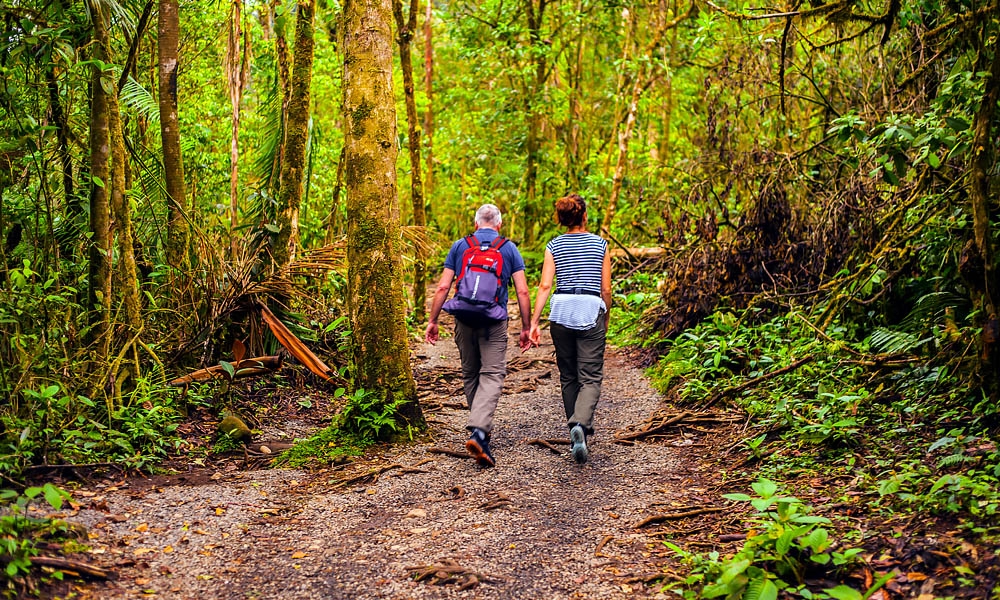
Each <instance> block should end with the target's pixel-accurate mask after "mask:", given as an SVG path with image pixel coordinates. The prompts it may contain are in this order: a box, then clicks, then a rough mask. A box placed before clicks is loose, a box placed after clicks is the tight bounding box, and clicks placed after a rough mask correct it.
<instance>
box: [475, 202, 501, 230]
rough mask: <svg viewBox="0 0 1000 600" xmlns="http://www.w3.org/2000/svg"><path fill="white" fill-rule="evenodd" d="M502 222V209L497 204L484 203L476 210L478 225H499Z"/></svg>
mask: <svg viewBox="0 0 1000 600" xmlns="http://www.w3.org/2000/svg"><path fill="white" fill-rule="evenodd" d="M502 222H503V218H502V217H501V215H500V209H499V208H497V207H496V205H495V204H484V205H482V206H480V207H479V210H477V211H476V227H479V226H486V227H499V226H500V223H502Z"/></svg>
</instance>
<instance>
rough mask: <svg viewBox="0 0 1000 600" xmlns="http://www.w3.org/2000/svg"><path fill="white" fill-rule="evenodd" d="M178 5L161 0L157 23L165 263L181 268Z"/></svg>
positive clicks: (184, 227)
mask: <svg viewBox="0 0 1000 600" xmlns="http://www.w3.org/2000/svg"><path fill="white" fill-rule="evenodd" d="M177 8H178V6H177V0H160V2H159V12H158V14H157V17H156V26H157V54H158V57H159V65H160V67H159V87H160V139H161V144H162V146H163V178H164V180H165V181H166V189H167V248H166V255H167V264H169V265H170V266H172V267H174V268H177V269H181V270H184V269H186V268H187V264H188V259H187V256H188V252H187V249H188V223H187V217H186V215H185V210H186V208H185V207H186V205H187V196H186V195H185V192H184V162H183V160H182V159H181V137H180V130H179V127H178V122H177V62H178V61H177V45H178V36H179V31H180V24H179V19H178V15H177Z"/></svg>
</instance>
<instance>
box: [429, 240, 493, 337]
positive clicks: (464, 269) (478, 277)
mask: <svg viewBox="0 0 1000 600" xmlns="http://www.w3.org/2000/svg"><path fill="white" fill-rule="evenodd" d="M465 243H466V244H468V245H469V247H468V248H467V249H466V250H465V252H463V253H462V260H461V262H460V263H459V265H458V279H457V280H456V281H455V295H454V296H452V298H451V300H448V301H447V302H445V303H444V306H443V307H442V308H443V309H444V310H445V311H446V312H448V313H451V314H452V315H454V316H455V318H456V319H458V320H460V321H462V322H463V323H466V324H469V325H477V326H478V325H482V324H484V323H488V322H495V321H501V320H504V319H506V318H507V299H506V298H500V290H501V289H502V287H503V279H502V275H503V254H501V253H500V248H501V247H502V246H503V245H504V244H506V243H507V238H505V237H503V236H499V235H498V236H497V237H496V239H495V240H493V242H480V241H479V240H478V239H476V236H474V235H470V236H469V237H467V238H465Z"/></svg>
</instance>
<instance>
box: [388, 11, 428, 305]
mask: <svg viewBox="0 0 1000 600" xmlns="http://www.w3.org/2000/svg"><path fill="white" fill-rule="evenodd" d="M428 1H430V0H428ZM418 10H419V4H418V2H417V0H410V12H409V17H408V18H407V19H406V20H404V19H403V0H392V13H393V15H394V16H395V18H396V41H397V42H398V43H399V65H400V70H402V72H403V98H404V100H405V103H406V128H407V140H408V142H409V148H410V200H411V204H412V206H413V225H414V226H416V227H426V226H427V215H426V213H425V212H424V185H423V182H422V181H421V177H420V125H419V124H418V120H417V102H416V99H415V98H414V96H413V61H412V60H411V57H410V43H411V42H412V41H413V33H414V31H416V29H417V11H418ZM426 296H427V256H426V253H425V252H424V245H423V244H416V247H415V248H414V260H413V314H414V318H415V319H416V321H417V322H418V323H423V322H424V318H425V316H426V312H427V307H426V302H427V298H426Z"/></svg>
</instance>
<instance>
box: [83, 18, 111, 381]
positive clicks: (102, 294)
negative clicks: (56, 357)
mask: <svg viewBox="0 0 1000 600" xmlns="http://www.w3.org/2000/svg"><path fill="white" fill-rule="evenodd" d="M90 10H91V13H90V14H91V15H92V16H93V17H92V18H93V26H94V44H93V46H92V47H93V49H94V56H93V58H94V59H96V60H100V61H104V62H108V60H109V57H108V56H107V55H105V54H104V49H105V48H106V47H107V41H108V30H107V24H106V22H105V18H106V15H105V11H104V10H103V8H102V6H101V4H99V3H98V2H91V5H90ZM91 68H92V69H93V72H92V75H91V81H90V88H91V100H90V177H91V180H92V183H91V186H90V233H91V237H90V249H89V258H90V268H89V273H88V275H89V284H90V287H89V289H88V293H87V303H88V308H89V310H90V314H91V317H90V324H91V329H90V339H91V340H92V341H93V342H95V353H94V363H95V364H97V365H102V364H103V363H104V361H105V359H106V358H107V356H108V346H109V343H110V340H109V329H110V323H111V214H110V206H109V204H108V191H109V190H108V186H110V185H111V182H110V177H109V176H108V156H109V154H110V152H111V149H110V136H109V125H108V92H107V90H113V89H114V79H113V74H112V73H111V70H110V69H108V70H101V69H100V68H99V67H97V66H96V65H95V66H92V67H91Z"/></svg>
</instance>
